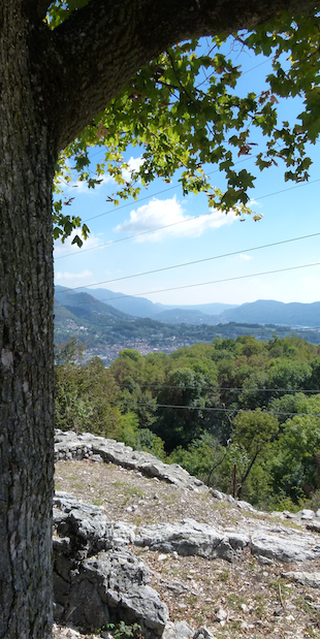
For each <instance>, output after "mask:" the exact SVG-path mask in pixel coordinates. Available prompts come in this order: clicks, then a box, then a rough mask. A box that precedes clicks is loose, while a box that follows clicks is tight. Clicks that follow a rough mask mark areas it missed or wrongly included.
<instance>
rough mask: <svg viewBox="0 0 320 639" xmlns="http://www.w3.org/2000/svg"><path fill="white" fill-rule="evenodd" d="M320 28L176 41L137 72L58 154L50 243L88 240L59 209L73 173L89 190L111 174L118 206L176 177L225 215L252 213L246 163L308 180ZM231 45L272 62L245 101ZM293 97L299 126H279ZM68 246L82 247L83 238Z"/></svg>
mask: <svg viewBox="0 0 320 639" xmlns="http://www.w3.org/2000/svg"><path fill="white" fill-rule="evenodd" d="M85 4H87V0H67V1H64V0H57V1H56V2H55V3H54V4H52V5H51V7H50V10H49V13H48V16H47V22H48V25H49V26H50V28H52V29H55V28H56V27H57V26H58V25H59V24H60V23H61V22H63V21H64V20H66V19H68V17H69V16H70V14H71V13H72V12H73V11H76V10H77V9H78V8H80V7H82V6H84V5H85ZM319 27H320V15H319V14H318V13H316V14H315V15H314V16H311V17H310V16H304V15H298V16H295V18H294V19H293V18H292V16H290V15H289V14H287V13H279V14H278V15H277V16H276V17H275V18H274V19H273V20H272V21H271V22H269V23H268V24H265V25H263V26H260V27H259V28H257V30H256V31H255V32H254V33H247V32H241V33H236V34H234V35H233V36H232V37H230V36H225V35H223V34H221V35H220V36H215V37H213V38H212V39H211V40H210V41H209V39H206V40H204V39H202V40H199V41H197V40H190V41H188V42H183V43H179V44H177V45H176V46H175V47H172V48H169V49H168V50H167V51H164V52H163V53H162V54H161V55H160V56H159V57H158V58H157V59H156V60H153V61H152V62H151V63H150V64H149V65H148V66H147V67H145V68H143V69H141V70H140V71H139V73H137V75H136V76H135V77H134V78H133V79H132V81H131V83H130V84H129V85H128V86H127V87H126V89H125V90H124V91H122V93H121V94H120V95H119V96H118V97H117V98H115V99H114V100H112V101H111V102H110V103H109V104H108V105H107V107H106V109H105V111H104V112H103V113H100V114H99V115H98V116H97V117H96V118H95V119H94V121H93V122H92V123H91V124H90V126H88V127H86V128H85V129H84V130H83V131H82V133H81V134H80V135H79V136H78V137H77V139H75V140H74V141H73V142H72V144H70V145H69V146H68V147H67V148H65V149H64V151H63V152H62V153H61V156H60V159H59V163H58V165H57V171H56V178H55V192H56V195H57V200H56V202H55V203H54V210H53V221H54V238H55V239H56V238H58V237H60V238H61V239H62V241H64V240H65V239H66V237H68V236H69V235H70V234H71V232H72V231H73V230H74V229H75V228H80V229H81V234H82V236H83V237H84V238H86V237H87V235H88V233H89V229H88V227H87V226H86V225H85V224H82V223H81V220H80V218H78V217H75V216H71V215H66V214H65V212H64V206H63V205H68V204H70V203H71V200H72V199H73V198H70V199H66V198H64V196H63V185H64V184H65V183H70V182H71V180H72V177H71V170H72V171H76V172H77V174H78V179H79V180H80V181H83V182H86V183H87V185H88V187H89V188H94V187H95V186H96V185H97V184H99V182H100V181H101V180H102V178H103V175H104V174H105V173H106V172H107V173H108V174H109V175H111V176H112V177H113V178H114V180H115V182H116V183H117V185H118V188H117V192H116V193H115V194H114V197H112V198H110V201H113V202H114V204H118V203H119V198H122V199H127V198H129V197H133V198H137V196H138V194H139V191H140V188H141V185H142V186H145V187H147V186H148V184H149V183H150V182H152V180H154V179H155V178H157V177H162V178H163V179H164V181H165V182H170V180H171V178H172V177H173V175H174V174H175V173H177V174H178V179H179V181H180V182H181V187H182V192H183V194H187V193H190V192H193V193H198V192H205V193H206V194H207V196H208V204H209V207H214V208H217V209H219V210H221V212H222V213H228V211H229V210H230V209H233V210H235V212H236V214H237V215H239V216H240V215H243V214H250V213H251V212H252V211H251V209H250V196H249V194H248V190H249V189H250V188H252V187H253V186H254V180H255V176H254V175H253V174H252V173H250V172H249V171H247V170H246V169H245V168H238V166H237V164H239V158H241V157H242V156H250V155H253V156H254V157H255V164H256V166H257V169H259V170H260V171H262V170H264V169H267V168H268V167H270V166H272V165H278V163H279V162H282V163H283V164H284V171H285V173H284V177H285V180H293V181H295V182H300V181H303V180H307V179H308V177H309V168H310V165H311V159H310V157H308V148H307V147H308V144H309V143H311V144H314V143H315V142H316V140H317V138H318V136H319V132H320V87H319V69H320V59H319V45H320V42H319V40H320V28H319ZM234 43H237V45H238V46H239V44H240V46H241V48H242V49H244V50H252V51H254V53H255V54H256V55H259V54H263V55H264V56H269V57H270V59H271V61H272V72H271V73H270V74H269V75H268V76H267V77H266V88H265V89H264V90H263V91H262V92H260V93H255V92H254V91H250V92H249V93H247V94H246V95H241V91H239V90H238V89H239V87H238V81H239V79H240V78H241V67H240V66H237V64H235V63H234V61H233V60H232V56H231V57H230V54H229V53H228V52H229V51H230V48H232V46H233V44H234ZM296 96H299V97H300V99H301V100H302V101H303V107H304V108H303V110H302V112H301V113H300V114H299V115H298V116H297V120H296V122H293V123H291V122H290V123H289V122H288V121H282V122H281V121H279V117H278V113H277V108H278V103H279V100H280V99H281V98H290V97H291V98H293V97H296ZM261 140H262V141H263V143H262V141H261ZM130 146H138V147H140V149H141V163H140V167H139V168H137V169H135V170H132V171H131V172H129V174H130V177H129V178H128V177H126V176H127V174H128V169H129V168H130V167H129V166H128V164H127V162H126V160H125V153H126V151H127V150H128V147H130ZM91 147H98V148H99V149H100V150H101V156H103V160H102V161H99V162H98V163H97V164H96V166H95V170H94V171H92V169H91V161H90V154H89V151H90V148H91ZM257 148H258V149H259V150H258V152H257ZM212 167H216V168H217V169H218V170H219V171H220V172H221V173H222V174H223V176H224V178H225V184H226V186H225V189H224V190H220V189H219V188H217V187H215V186H214V185H213V184H212V183H211V181H210V177H209V175H208V173H210V172H212ZM125 169H126V173H124V170H125ZM206 171H207V172H206ZM260 217H261V216H259V215H254V216H253V219H254V220H258V219H259V218H260ZM73 242H74V243H77V244H78V245H79V246H81V244H82V240H81V238H80V236H79V235H77V236H76V237H75V238H74V239H73Z"/></svg>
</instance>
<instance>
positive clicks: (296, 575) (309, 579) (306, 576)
mask: <svg viewBox="0 0 320 639" xmlns="http://www.w3.org/2000/svg"><path fill="white" fill-rule="evenodd" d="M281 576H282V577H286V579H292V581H296V582H297V583H298V584H302V586H309V587H310V588H320V572H303V571H293V570H290V571H288V572H283V573H282V575H281Z"/></svg>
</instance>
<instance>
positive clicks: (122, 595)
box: [53, 493, 168, 639]
mask: <svg viewBox="0 0 320 639" xmlns="http://www.w3.org/2000/svg"><path fill="white" fill-rule="evenodd" d="M53 518H54V536H53V551H54V598H55V617H56V620H58V621H69V622H72V623H74V624H76V625H79V626H82V627H95V628H97V627H101V626H104V625H105V624H106V623H108V622H109V621H112V622H117V621H119V620H120V619H122V620H123V621H124V622H125V623H127V624H131V623H134V622H137V623H139V624H140V626H141V628H142V632H143V633H144V636H145V637H150V639H151V638H152V637H161V635H162V633H163V630H164V627H165V624H166V622H167V621H168V610H167V608H166V606H165V605H164V604H163V603H162V602H161V601H160V598H159V596H158V594H157V593H156V592H155V591H154V590H153V589H152V588H150V587H149V586H148V582H149V579H150V576H149V570H148V568H146V566H145V565H144V563H143V562H142V561H141V560H140V559H138V558H137V557H135V556H134V555H133V554H132V553H130V551H129V549H128V547H127V545H128V543H130V541H131V540H132V531H131V529H130V527H127V528H126V527H125V526H121V524H120V525H118V526H117V525H115V526H114V525H112V524H111V523H110V522H108V520H107V518H106V517H105V515H103V513H102V512H101V510H100V509H99V508H98V507H96V506H89V505H87V504H84V503H82V502H77V501H76V500H75V499H74V498H73V497H72V496H70V495H66V494H65V493H59V494H57V495H56V497H55V499H54V509H53Z"/></svg>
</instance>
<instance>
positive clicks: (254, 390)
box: [117, 371, 320, 395]
mask: <svg viewBox="0 0 320 639" xmlns="http://www.w3.org/2000/svg"><path fill="white" fill-rule="evenodd" d="M172 372H174V371H172ZM117 384H118V385H119V386H121V387H123V388H132V384H122V383H120V384H119V383H118V382H117ZM138 385H139V386H140V387H143V388H145V387H147V388H161V389H162V388H175V389H176V390H185V389H189V390H190V389H194V386H183V387H180V386H177V385H170V384H145V383H144V382H141V383H139V382H138ZM201 390H211V391H217V390H223V391H241V392H244V391H246V392H252V393H257V392H258V393H265V392H267V393H278V392H281V393H288V394H289V393H313V394H315V395H320V390H312V389H300V388H299V389H296V388H292V389H289V388H264V387H263V388H245V387H241V386H240V387H235V388H232V387H229V386H201Z"/></svg>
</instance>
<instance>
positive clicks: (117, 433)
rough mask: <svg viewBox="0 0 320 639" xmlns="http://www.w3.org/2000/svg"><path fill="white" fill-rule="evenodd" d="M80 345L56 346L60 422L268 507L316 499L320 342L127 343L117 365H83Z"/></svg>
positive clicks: (319, 447)
mask: <svg viewBox="0 0 320 639" xmlns="http://www.w3.org/2000/svg"><path fill="white" fill-rule="evenodd" d="M81 350H82V347H80V346H79V345H78V344H77V343H76V341H75V340H71V341H70V342H69V343H68V344H64V345H61V346H60V347H59V348H58V349H57V354H56V362H57V363H56V389H57V392H56V425H57V427H59V428H61V429H63V430H64V429H73V430H76V431H77V432H81V431H91V432H93V433H95V434H101V435H103V436H105V437H114V438H116V439H119V440H121V441H125V443H127V444H129V445H132V446H134V447H136V448H140V449H144V450H150V451H151V452H153V453H155V454H156V455H158V456H159V457H162V458H166V461H168V462H178V463H179V464H181V465H182V466H184V467H185V468H186V469H187V470H188V471H189V472H191V473H192V474H194V475H197V476H198V477H200V478H201V479H203V480H204V481H206V482H208V483H209V484H210V485H213V486H214V487H216V488H218V489H221V490H223V491H225V492H231V493H232V492H234V493H235V494H236V496H238V497H239V498H243V499H247V500H249V501H251V502H252V503H254V504H257V505H259V506H263V507H265V508H267V507H270V508H281V509H283V508H286V507H287V508H294V506H295V505H298V504H300V506H301V503H302V501H303V500H306V499H313V500H315V501H314V503H316V501H317V499H318V494H317V490H318V489H319V488H320V392H319V384H320V351H319V347H317V346H315V345H313V344H310V343H308V342H306V341H305V340H303V339H300V338H298V337H286V338H284V339H278V338H277V337H274V338H272V339H270V340H269V341H264V342H259V341H257V340H256V339H255V338H254V337H251V336H241V337H238V338H237V339H235V340H232V339H216V340H214V341H213V342H212V343H210V344H206V343H203V344H194V345H193V346H190V347H185V348H181V349H179V350H177V351H175V352H174V353H172V354H170V355H166V354H165V353H161V352H157V353H152V354H149V355H146V356H143V355H140V353H138V352H137V351H134V350H130V349H127V350H125V351H123V352H121V353H120V356H119V357H118V358H117V359H116V360H115V361H114V362H113V363H112V364H111V366H110V367H109V368H108V369H106V368H105V366H104V365H103V363H102V362H101V361H100V360H99V359H97V358H95V359H93V360H91V361H90V362H89V363H88V364H86V365H85V366H82V365H81ZM319 495H320V493H319ZM319 505H320V503H319Z"/></svg>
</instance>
